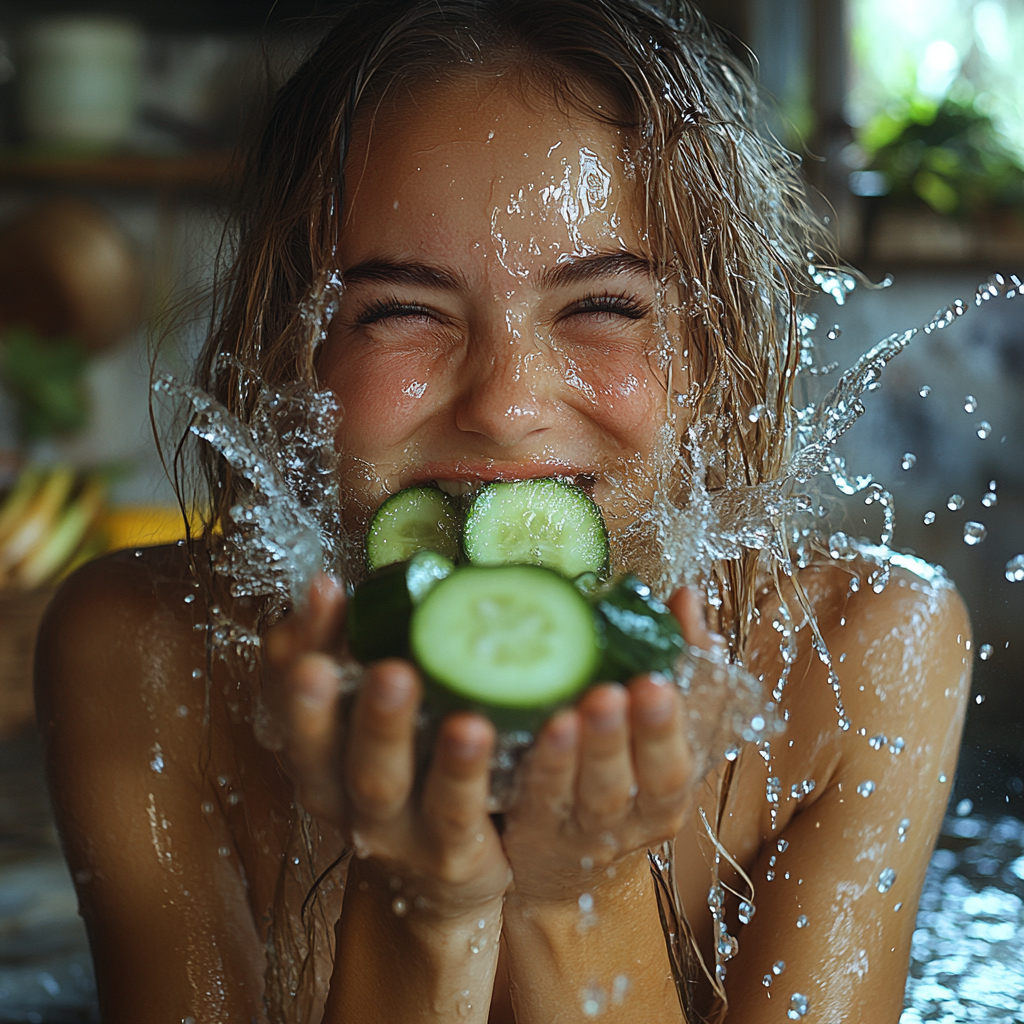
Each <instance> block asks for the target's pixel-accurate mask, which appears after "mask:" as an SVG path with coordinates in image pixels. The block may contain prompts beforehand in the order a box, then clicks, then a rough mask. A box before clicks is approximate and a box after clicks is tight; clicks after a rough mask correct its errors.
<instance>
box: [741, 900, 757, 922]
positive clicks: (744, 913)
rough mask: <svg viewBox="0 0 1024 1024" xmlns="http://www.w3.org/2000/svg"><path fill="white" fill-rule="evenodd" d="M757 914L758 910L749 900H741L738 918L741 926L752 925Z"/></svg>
mask: <svg viewBox="0 0 1024 1024" xmlns="http://www.w3.org/2000/svg"><path fill="white" fill-rule="evenodd" d="M756 912H757V908H756V907H755V906H754V904H753V903H751V902H750V901H749V900H740V905H739V908H738V910H737V917H739V921H740V924H750V922H751V921H753V919H754V914H755V913H756Z"/></svg>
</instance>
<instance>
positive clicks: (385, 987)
mask: <svg viewBox="0 0 1024 1024" xmlns="http://www.w3.org/2000/svg"><path fill="white" fill-rule="evenodd" d="M388 883H389V879H388V878H387V877H386V876H383V875H382V874H381V873H380V872H379V871H377V870H375V869H374V868H373V867H372V866H370V865H367V864H366V863H362V862H359V861H354V862H353V865H352V868H351V869H350V872H349V880H348V888H347V891H346V893H345V902H344V907H343V910H342V915H341V919H340V920H339V922H338V925H337V928H336V929H335V935H336V938H337V945H336V951H335V961H334V973H333V975H332V977H331V987H330V993H329V995H328V998H327V1006H326V1010H325V1012H324V1018H323V1024H342V1022H343V1024H394V1022H395V1021H402V1022H403V1024H416V1022H420V1021H422V1022H428V1021H429V1022H432V1024H437V1022H440V1021H458V1022H459V1024H485V1022H486V1021H487V1014H488V1011H489V1008H490V1003H491V991H492V988H493V986H494V972H495V967H496V965H497V959H498V946H499V938H500V935H501V924H502V908H501V901H500V899H499V900H496V901H494V902H493V903H492V904H489V905H488V906H486V907H485V908H482V909H474V910H472V911H471V912H467V913H465V914H463V915H461V916H449V917H445V918H444V919H441V918H439V917H437V916H436V915H434V914H432V913H431V911H430V908H429V907H428V908H422V907H417V906H416V905H415V901H414V900H409V901H408V903H406V902H404V900H405V898H404V897H403V896H401V895H400V894H396V892H395V891H393V890H392V889H391V887H390V885H389V884H388ZM399 900H401V901H403V902H397V901H399ZM396 908H397V912H396ZM481 924H482V927H481Z"/></svg>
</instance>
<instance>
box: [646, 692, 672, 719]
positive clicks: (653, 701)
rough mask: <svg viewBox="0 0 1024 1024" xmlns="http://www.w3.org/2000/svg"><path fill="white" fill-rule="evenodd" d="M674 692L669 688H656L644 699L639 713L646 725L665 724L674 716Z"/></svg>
mask: <svg viewBox="0 0 1024 1024" xmlns="http://www.w3.org/2000/svg"><path fill="white" fill-rule="evenodd" d="M672 704H673V701H672V694H671V692H670V691H669V690H655V691H654V692H653V693H652V694H651V696H650V698H649V699H648V700H646V701H644V702H643V703H642V704H641V705H640V707H639V708H637V714H638V716H639V718H640V721H641V722H643V724H644V725H664V724H665V723H666V722H667V721H668V720H669V719H670V718H671V717H672Z"/></svg>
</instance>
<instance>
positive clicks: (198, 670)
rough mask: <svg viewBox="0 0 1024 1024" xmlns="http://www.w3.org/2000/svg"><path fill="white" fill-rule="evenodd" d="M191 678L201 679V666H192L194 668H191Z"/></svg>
mask: <svg viewBox="0 0 1024 1024" xmlns="http://www.w3.org/2000/svg"><path fill="white" fill-rule="evenodd" d="M192 678H193V679H202V678H203V670H202V669H201V668H194V669H192Z"/></svg>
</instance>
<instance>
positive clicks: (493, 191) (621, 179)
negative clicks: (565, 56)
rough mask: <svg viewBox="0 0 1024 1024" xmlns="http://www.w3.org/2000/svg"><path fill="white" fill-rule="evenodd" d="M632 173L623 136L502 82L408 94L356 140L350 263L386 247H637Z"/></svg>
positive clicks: (547, 250)
mask: <svg viewBox="0 0 1024 1024" xmlns="http://www.w3.org/2000/svg"><path fill="white" fill-rule="evenodd" d="M632 168H633V164H632V159H631V156H630V152H629V147H628V144H627V139H626V137H625V135H624V134H623V133H622V132H620V131H619V130H617V129H615V128H613V127H610V126H608V125H605V124H602V123H600V122H598V121H596V120H594V119H592V118H587V117H586V116H584V115H582V114H568V113H566V112H565V111H563V110H561V109H559V108H558V107H557V106H556V105H555V103H554V102H553V101H552V100H551V99H550V98H549V97H545V96H543V95H542V94H541V93H540V92H538V91H537V90H533V91H530V92H528V93H526V95H525V96H524V94H523V92H522V91H521V90H520V89H517V88H513V87H512V86H511V84H509V83H507V82H506V81H504V80H503V79H501V78H499V77H491V78H486V79H485V78H474V77H465V78H459V79H456V80H455V81H451V82H446V83H436V84H431V85H429V86H427V87H420V88H417V89H416V90H414V91H412V92H404V91H403V92H402V93H401V94H400V95H399V94H395V95H394V96H392V97H389V98H386V99H385V101H384V102H383V103H382V104H381V105H380V106H379V107H378V108H377V109H376V111H375V113H374V114H373V115H364V116H363V118H361V119H360V121H359V122H358V123H357V125H356V131H355V132H354V134H353V143H352V147H351V149H350V152H349V157H348V160H347V162H346V168H345V178H346V194H347V197H348V204H347V205H348V210H347V213H346V223H345V230H344V237H343V244H344V247H345V249H346V257H347V261H348V262H353V261H358V260H359V259H361V258H364V257H365V255H366V254H365V253H364V252H362V251H359V250H363V249H367V248H374V247H375V248H377V249H380V248H382V247H387V246H389V245H390V246H391V247H394V246H395V245H397V246H398V247H399V249H400V250H404V251H408V250H412V249H418V248H422V247H423V246H424V245H429V246H430V247H431V248H433V249H437V248H438V247H447V248H449V249H455V250H457V249H459V248H460V247H465V246H466V245H469V246H470V247H473V248H475V249H476V250H479V249H480V248H484V249H485V250H488V249H489V250H495V247H497V250H500V249H501V248H502V247H503V246H504V247H505V250H506V252H507V250H508V246H512V248H513V249H516V250H522V251H521V252H520V253H519V255H520V256H522V257H525V256H526V255H528V254H530V253H532V254H533V255H534V256H536V257H538V258H542V257H546V256H549V255H553V256H554V257H555V258H557V256H558V255H560V254H561V253H563V252H564V253H573V252H587V251H595V250H597V249H608V248H613V249H622V248H629V249H634V250H635V249H636V248H638V247H639V237H638V235H639V232H638V230H637V220H638V218H637V214H636V209H635V207H636V205H637V204H636V201H635V200H636V196H637V189H636V184H635V180H634V175H633V170H632ZM538 250H539V251H538ZM513 255H514V254H513Z"/></svg>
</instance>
